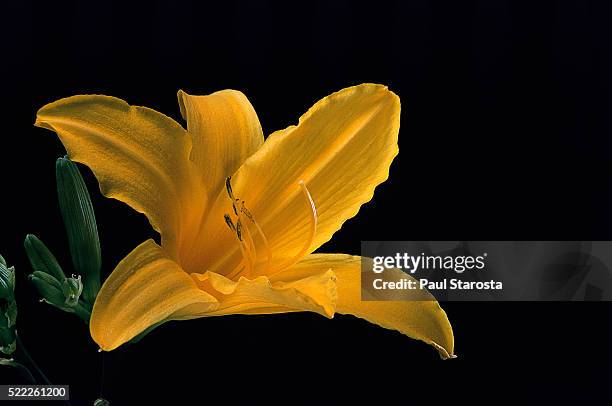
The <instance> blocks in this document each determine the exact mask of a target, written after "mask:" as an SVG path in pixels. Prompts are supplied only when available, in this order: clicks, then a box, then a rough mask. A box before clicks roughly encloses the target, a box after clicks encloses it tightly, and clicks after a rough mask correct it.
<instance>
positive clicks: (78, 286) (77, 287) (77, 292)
mask: <svg viewBox="0 0 612 406" xmlns="http://www.w3.org/2000/svg"><path fill="white" fill-rule="evenodd" d="M62 292H63V293H64V298H65V300H64V303H65V304H66V305H67V306H70V307H74V306H76V305H77V304H78V303H79V297H80V296H81V292H83V283H82V282H81V275H79V276H76V277H75V276H74V275H72V278H66V279H64V281H63V282H62Z"/></svg>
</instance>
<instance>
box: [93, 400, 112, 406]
mask: <svg viewBox="0 0 612 406" xmlns="http://www.w3.org/2000/svg"><path fill="white" fill-rule="evenodd" d="M93 406H110V403H108V400H106V399H102V398H98V399H96V400H95V402H94V403H93Z"/></svg>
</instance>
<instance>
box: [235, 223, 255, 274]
mask: <svg viewBox="0 0 612 406" xmlns="http://www.w3.org/2000/svg"><path fill="white" fill-rule="evenodd" d="M238 218H239V221H240V224H242V234H243V235H244V236H245V237H246V240H245V244H246V249H247V252H248V254H249V260H250V261H251V265H252V266H253V265H254V264H255V263H256V261H257V250H256V249H255V241H253V236H252V235H251V231H250V230H249V225H248V223H247V222H245V221H243V215H242V212H240V213H239V214H238Z"/></svg>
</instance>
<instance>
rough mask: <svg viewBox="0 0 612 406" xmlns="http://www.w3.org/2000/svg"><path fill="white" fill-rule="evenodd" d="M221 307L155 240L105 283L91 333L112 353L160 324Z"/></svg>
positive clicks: (119, 267)
mask: <svg viewBox="0 0 612 406" xmlns="http://www.w3.org/2000/svg"><path fill="white" fill-rule="evenodd" d="M186 307H190V308H191V310H192V316H193V317H197V316H199V314H195V313H194V312H196V311H197V312H205V311H208V310H210V309H214V308H216V307H218V303H217V300H216V299H215V298H214V297H213V296H211V295H209V294H208V293H206V292H204V291H202V290H200V289H198V287H197V286H196V284H195V282H194V281H193V279H192V278H190V277H189V275H188V274H187V273H186V272H185V271H183V270H182V269H181V267H180V266H179V265H178V264H177V263H176V262H174V261H172V260H171V259H169V258H168V255H167V253H166V252H165V251H164V250H163V249H162V248H161V247H160V246H158V245H157V244H155V242H154V241H153V240H148V241H145V242H144V243H142V244H141V245H139V246H138V247H136V248H135V249H134V250H133V251H132V252H131V253H130V254H129V255H128V256H127V257H125V258H124V259H123V260H122V261H121V262H120V263H119V264H118V265H117V268H115V270H114V271H113V273H112V274H111V275H110V276H109V278H108V279H107V280H106V281H105V282H104V285H103V286H102V289H101V290H100V292H99V294H98V297H97V299H96V303H95V304H94V307H93V312H92V314H91V320H90V322H89V329H90V332H91V336H92V338H93V339H94V341H95V342H96V343H97V344H98V345H99V346H100V348H102V349H103V350H106V351H110V350H113V349H115V348H117V347H118V346H120V345H121V344H123V343H125V342H127V341H129V340H130V339H132V338H133V337H135V336H136V335H138V334H139V333H141V332H142V331H144V330H146V329H147V328H148V327H151V326H154V325H156V324H158V323H161V322H164V321H168V320H173V319H184V318H188V317H187V316H188V315H187V314H186V312H185V311H184V309H185V308H186Z"/></svg>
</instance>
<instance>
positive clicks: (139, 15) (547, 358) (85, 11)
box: [0, 0, 612, 405]
mask: <svg viewBox="0 0 612 406" xmlns="http://www.w3.org/2000/svg"><path fill="white" fill-rule="evenodd" d="M126 3H127V2H123V1H118V2H87V3H85V2H82V3H79V2H61V3H60V2H40V3H34V2H31V1H16V2H4V3H3V4H2V5H1V6H0V7H1V9H2V11H1V14H0V19H1V22H2V24H1V27H0V29H1V30H2V33H1V34H2V37H1V38H2V41H1V43H2V61H1V63H0V65H1V67H0V69H2V70H3V71H4V73H3V74H2V76H1V77H2V81H3V84H2V104H3V106H2V110H1V111H2V135H1V138H0V148H1V151H2V161H1V162H2V170H1V171H0V196H1V199H2V210H1V211H0V213H1V214H0V216H1V217H0V220H1V222H0V225H1V229H0V252H1V253H2V255H4V256H5V257H6V258H7V259H8V261H9V262H10V263H12V264H15V265H16V267H17V270H18V274H19V275H18V284H19V286H18V301H19V305H20V314H19V320H18V326H19V331H20V334H21V336H22V338H23V340H24V341H25V342H26V343H27V345H28V347H29V349H30V352H31V353H32V354H33V356H34V357H35V358H36V359H37V360H38V361H39V363H40V364H41V366H42V367H43V369H45V371H46V372H47V375H48V376H49V378H50V379H51V380H52V381H53V382H54V383H62V384H69V385H70V386H71V392H72V396H73V399H74V401H73V404H91V401H92V400H93V399H95V397H96V396H97V395H98V394H99V391H100V386H101V377H100V372H101V360H102V357H103V358H104V363H105V368H104V370H105V374H104V375H105V376H104V385H103V386H104V387H103V394H104V396H105V397H106V398H108V399H109V400H110V401H111V404H112V405H136V404H145V401H147V400H160V399H163V398H171V397H174V398H175V399H177V401H176V402H172V403H168V404H186V405H187V404H236V403H238V404H268V403H279V402H283V403H286V404H301V403H308V404H331V403H333V402H336V404H351V403H355V404H359V403H364V402H365V401H366V400H372V401H378V402H381V401H382V400H394V401H395V403H398V404H424V403H425V402H428V403H433V404H436V403H441V402H442V401H452V402H463V401H469V402H472V403H482V402H486V403H493V404H497V403H499V402H504V401H508V400H518V401H522V402H523V403H525V404H531V403H535V404H565V403H567V404H605V403H606V400H608V401H609V400H611V399H610V396H611V395H610V389H609V386H610V384H611V382H612V376H611V375H612V374H610V370H611V367H610V362H611V355H610V353H611V350H610V343H611V340H610V339H611V335H612V334H611V329H610V322H611V321H612V317H611V315H612V306H611V305H610V304H608V303H446V304H443V307H444V308H445V309H446V311H447V313H448V315H449V318H450V320H451V322H452V323H453V326H454V331H455V338H456V353H457V354H458V356H459V358H458V359H455V360H452V361H441V360H440V359H439V358H438V356H437V354H436V353H435V351H434V350H433V349H431V348H429V347H428V346H426V345H424V344H422V343H420V342H417V341H413V340H410V339H408V338H406V337H404V336H401V335H400V334H397V333H395V332H390V331H386V330H384V329H381V328H378V327H376V326H374V325H370V324H368V323H366V322H364V321H361V320H358V319H355V318H352V317H346V316H337V317H336V318H335V319H334V320H326V319H324V318H322V317H320V316H318V315H315V314H290V315H277V316H248V317H247V316H230V317H222V318H212V319H200V320H195V321H189V322H176V323H169V324H167V325H164V326H162V327H161V328H159V329H158V330H156V331H155V332H153V333H152V334H150V335H149V336H148V337H146V338H145V339H144V340H143V341H141V342H140V343H139V344H138V345H134V346H130V347H125V348H121V349H119V350H116V351H113V352H111V353H106V354H99V353H97V352H96V349H97V348H96V346H95V345H94V344H93V342H91V340H90V338H89V335H88V333H87V329H86V327H85V326H84V325H83V324H82V323H81V322H80V321H79V320H78V319H76V318H75V317H71V316H70V315H67V314H64V313H61V312H59V311H56V310H55V309H52V308H51V307H49V306H47V305H44V304H39V303H37V300H36V299H37V297H36V293H35V292H34V290H33V289H32V287H31V286H30V285H29V283H28V282H27V280H26V274H27V273H28V272H29V269H28V264H27V259H26V257H25V255H24V252H23V249H22V241H23V238H24V236H25V234H26V233H28V232H30V233H35V234H37V235H38V236H39V237H40V238H41V239H42V240H43V241H45V242H46V243H47V244H48V245H49V246H50V247H51V248H52V250H53V251H54V252H55V253H56V255H57V256H58V258H59V259H60V261H61V262H62V263H63V264H65V265H64V266H65V268H66V269H67V270H68V271H69V269H70V267H69V264H70V260H69V256H68V252H67V251H68V250H67V244H66V239H65V235H64V232H63V226H62V223H61V218H60V214H59V211H58V206H57V201H56V195H55V180H54V161H55V159H56V158H57V157H58V156H60V155H61V154H63V149H62V146H61V144H60V143H59V141H58V140H57V139H56V137H55V136H54V135H53V134H52V133H51V132H49V131H46V130H42V129H36V128H34V127H33V126H32V123H33V122H34V116H35V112H36V110H37V109H38V108H39V107H40V106H42V105H43V104H45V103H47V102H50V101H53V100H56V99H58V98H60V97H64V96H69V95H73V94H81V93H102V94H109V95H114V96H117V97H121V98H123V99H125V100H127V101H128V102H130V103H132V104H140V105H146V106H149V107H152V108H155V109H157V110H159V111H162V112H164V113H166V114H168V115H170V116H171V117H174V118H175V119H177V120H178V119H180V115H179V111H178V106H177V102H176V96H175V94H176V91H177V89H179V88H182V89H184V90H186V91H188V92H190V93H193V94H206V93H210V92H213V91H216V90H219V89H224V88H235V89H239V90H242V91H243V92H245V93H246V94H247V95H248V97H249V98H250V100H251V102H252V103H253V105H254V106H255V108H256V110H257V111H258V114H259V117H260V120H261V122H262V125H263V127H264V132H265V133H266V134H269V133H270V132H272V131H273V130H276V129H280V128H284V127H286V126H287V125H290V124H293V123H295V122H296V120H297V118H298V117H299V115H300V114H302V113H303V112H304V111H305V110H306V109H307V108H308V107H310V105H312V104H313V103H314V102H315V101H316V100H318V99H319V98H321V97H323V96H325V95H327V94H329V93H331V92H332V91H335V90H338V89H340V88H343V87H346V86H349V85H353V84H357V83H361V82H378V83H383V84H386V85H388V86H389V87H390V88H391V89H392V90H393V91H395V92H396V93H397V94H398V95H399V96H400V98H401V101H402V122H401V131H400V154H399V156H398V158H396V160H395V162H394V164H393V167H392V172H391V177H390V180H389V181H388V182H386V183H385V184H384V185H382V186H380V187H379V188H378V189H377V193H376V196H375V198H374V200H373V201H372V202H370V203H369V204H368V205H366V206H364V207H363V208H362V210H361V211H360V213H359V216H358V217H357V218H356V219H354V220H351V221H349V222H347V223H346V224H345V226H344V227H343V228H342V230H341V231H340V232H338V233H337V234H336V235H335V237H334V239H333V242H332V243H330V244H328V245H326V246H325V247H324V248H323V251H326V252H346V253H352V254H358V252H359V246H360V245H359V244H360V240H533V239H535V240H537V239H542V240H564V239H572V240H574V239H575V240H595V239H605V240H612V160H611V159H610V158H611V157H612V149H611V144H612V139H611V137H610V134H611V133H612V125H611V124H612V123H611V119H612V115H611V114H610V109H611V96H612V93H611V90H612V76H611V73H612V24H611V22H612V8H611V7H612V6H611V5H610V4H609V3H608V2H604V1H602V2H589V1H571V2H570V1H567V2H551V1H538V2H534V1H526V2H518V1H517V2H509V1H491V0H482V1H427V0H405V1H396V2H386V1H380V0H377V1H369V2H360V1H355V2H352V1H333V2H332V1H307V2H297V1H296V2H294V1H291V2H289V1H288V2H272V1H252V2H246V1H244V2H237V1H223V2H214V3H211V4H209V3H208V2H195V1H194V2H193V3H189V2H180V1H150V2H146V3H145V2H143V3H140V4H135V3H130V4H126ZM83 172H84V174H85V176H86V180H87V182H88V185H90V190H92V191H93V192H94V193H93V195H94V206H95V208H96V211H97V215H98V222H99V229H100V236H101V241H102V249H103V260H104V271H105V272H106V273H108V272H110V271H111V270H112V268H113V266H114V264H116V262H117V261H118V260H120V259H121V258H122V257H123V256H125V255H126V254H127V253H128V252H129V251H130V250H131V249H132V248H133V247H135V246H136V245H137V244H139V243H140V242H142V241H143V240H144V239H146V238H148V237H150V236H153V232H152V230H151V229H150V227H149V226H148V223H147V221H146V219H145V218H144V217H143V216H141V215H137V214H134V212H132V211H131V209H129V208H128V207H127V206H125V205H123V204H121V203H119V202H116V201H112V200H107V199H104V198H103V197H101V196H100V194H99V192H98V191H97V187H96V183H95V179H94V178H93V176H92V175H91V173H90V172H89V170H88V169H85V168H83ZM2 372H3V373H4V375H7V374H6V370H3V371H2ZM4 375H3V376H4ZM4 379H6V380H5V382H13V381H14V380H15V379H16V378H15V377H14V376H12V375H11V376H8V377H7V378H4ZM88 402H89V403H88ZM221 402H222V403H221ZM374 404H378V403H374Z"/></svg>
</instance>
